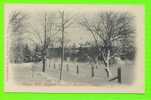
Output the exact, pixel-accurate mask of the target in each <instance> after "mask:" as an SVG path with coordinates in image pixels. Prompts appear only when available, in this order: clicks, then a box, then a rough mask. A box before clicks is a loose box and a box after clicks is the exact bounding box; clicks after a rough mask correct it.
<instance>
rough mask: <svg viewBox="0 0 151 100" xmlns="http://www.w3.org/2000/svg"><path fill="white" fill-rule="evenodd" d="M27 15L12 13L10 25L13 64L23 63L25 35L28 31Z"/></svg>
mask: <svg viewBox="0 0 151 100" xmlns="http://www.w3.org/2000/svg"><path fill="white" fill-rule="evenodd" d="M26 19H27V15H26V14H25V13H23V12H20V11H12V12H11V13H10V19H9V24H8V31H9V37H10V49H11V50H10V58H11V59H10V60H11V61H12V62H22V61H23V55H22V54H23V44H24V43H23V35H24V33H25V32H26V31H27V30H26V29H27V22H26Z"/></svg>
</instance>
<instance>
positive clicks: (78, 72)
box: [77, 64, 79, 74]
mask: <svg viewBox="0 0 151 100" xmlns="http://www.w3.org/2000/svg"><path fill="white" fill-rule="evenodd" d="M77 74H79V66H78V64H77Z"/></svg>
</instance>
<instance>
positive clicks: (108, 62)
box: [105, 50, 112, 79]
mask: <svg viewBox="0 0 151 100" xmlns="http://www.w3.org/2000/svg"><path fill="white" fill-rule="evenodd" d="M105 66H106V68H105V71H106V74H107V78H108V79H110V78H111V77H112V72H111V70H110V68H109V67H110V50H108V51H107V59H106V65H105Z"/></svg>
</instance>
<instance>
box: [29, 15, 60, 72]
mask: <svg viewBox="0 0 151 100" xmlns="http://www.w3.org/2000/svg"><path fill="white" fill-rule="evenodd" d="M42 17H43V18H42V22H43V23H42V24H39V25H41V27H42V31H40V32H39V31H38V29H34V28H33V27H32V28H31V30H30V31H31V32H32V33H33V37H31V38H30V40H32V42H34V44H35V46H37V45H38V46H39V47H40V48H41V49H40V51H41V53H40V55H39V56H41V59H42V72H45V67H46V60H47V58H46V56H47V50H48V47H49V46H50V44H53V41H54V37H55V35H56V34H57V33H58V32H59V29H58V26H57V23H56V22H55V19H54V18H55V16H52V15H51V14H49V13H44V15H43V16H42ZM36 28H37V27H36Z"/></svg>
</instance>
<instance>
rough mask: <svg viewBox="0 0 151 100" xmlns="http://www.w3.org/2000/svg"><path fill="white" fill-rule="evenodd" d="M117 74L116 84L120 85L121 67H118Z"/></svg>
mask: <svg viewBox="0 0 151 100" xmlns="http://www.w3.org/2000/svg"><path fill="white" fill-rule="evenodd" d="M117 74H118V83H122V80H121V67H119V68H118V69H117Z"/></svg>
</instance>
